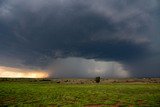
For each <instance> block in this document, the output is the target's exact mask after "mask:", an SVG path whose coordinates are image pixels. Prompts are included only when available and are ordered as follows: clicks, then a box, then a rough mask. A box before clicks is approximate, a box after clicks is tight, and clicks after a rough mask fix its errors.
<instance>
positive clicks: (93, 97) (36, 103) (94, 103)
mask: <svg viewBox="0 0 160 107" xmlns="http://www.w3.org/2000/svg"><path fill="white" fill-rule="evenodd" d="M0 106H2V107H3V106H5V107H7V106H17V107H61V106H65V107H83V106H86V107H108V106H111V107H120V106H122V107H123V106H124V107H128V106H130V107H135V106H137V107H138V106H153V107H160V84H143V83H142V84H127V83H114V84H96V83H95V84H56V83H50V82H42V83H41V82H0Z"/></svg>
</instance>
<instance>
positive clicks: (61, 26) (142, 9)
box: [0, 0, 160, 76]
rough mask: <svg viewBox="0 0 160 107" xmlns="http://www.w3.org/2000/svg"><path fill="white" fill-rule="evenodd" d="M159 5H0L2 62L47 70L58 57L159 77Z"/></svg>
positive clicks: (29, 0) (19, 0)
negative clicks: (114, 64) (118, 65)
mask: <svg viewBox="0 0 160 107" xmlns="http://www.w3.org/2000/svg"><path fill="white" fill-rule="evenodd" d="M159 3H160V2H159V1H158V0H152V1H146V0H141V1H139V0H134V1H131V0H121V1H119V0H98V1H97V0H92V1H91V0H79V1H76V0H4V1H3V2H2V1H0V59H1V61H0V64H1V65H5V66H18V67H20V66H22V67H23V66H31V67H40V68H46V67H47V66H48V65H50V63H51V62H52V61H53V60H54V59H56V58H67V57H81V58H86V59H95V60H102V61H117V62H120V63H123V64H125V65H126V69H128V70H129V71H133V72H132V73H133V74H132V75H134V76H138V75H141V74H142V75H144V74H145V73H147V74H149V76H153V75H155V74H156V76H159V70H160V68H159V66H158V65H159V64H160V63H159V59H160V57H159V56H158V55H159V50H158V49H157V47H158V46H159V41H160V35H159V34H160V32H159V30H158V27H160V24H159V23H158V22H159V19H160V16H159V9H160V4H159ZM153 56H154V58H153ZM4 59H5V60H4ZM13 60H14V62H15V63H13ZM148 61H152V62H153V63H152V64H151V63H148ZM139 65H142V66H141V67H139ZM152 70H154V71H152ZM140 71H141V72H140ZM145 71H146V72H145ZM139 72H140V74H139Z"/></svg>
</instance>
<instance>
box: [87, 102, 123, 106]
mask: <svg viewBox="0 0 160 107" xmlns="http://www.w3.org/2000/svg"><path fill="white" fill-rule="evenodd" d="M121 106H122V105H121V103H120V102H119V101H118V102H116V103H115V104H88V105H85V106H84V107H121Z"/></svg>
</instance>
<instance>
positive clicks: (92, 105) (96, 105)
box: [84, 104, 106, 107]
mask: <svg viewBox="0 0 160 107" xmlns="http://www.w3.org/2000/svg"><path fill="white" fill-rule="evenodd" d="M103 106H106V105H105V104H88V105H85V106H84V107H103Z"/></svg>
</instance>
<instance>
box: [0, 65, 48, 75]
mask: <svg viewBox="0 0 160 107" xmlns="http://www.w3.org/2000/svg"><path fill="white" fill-rule="evenodd" d="M0 77H4V78H5V77H6V78H47V77H48V73H47V72H45V71H43V70H32V69H25V68H22V69H21V68H12V67H5V66H0Z"/></svg>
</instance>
